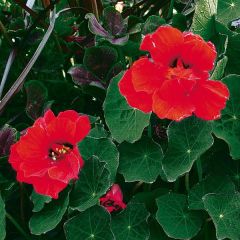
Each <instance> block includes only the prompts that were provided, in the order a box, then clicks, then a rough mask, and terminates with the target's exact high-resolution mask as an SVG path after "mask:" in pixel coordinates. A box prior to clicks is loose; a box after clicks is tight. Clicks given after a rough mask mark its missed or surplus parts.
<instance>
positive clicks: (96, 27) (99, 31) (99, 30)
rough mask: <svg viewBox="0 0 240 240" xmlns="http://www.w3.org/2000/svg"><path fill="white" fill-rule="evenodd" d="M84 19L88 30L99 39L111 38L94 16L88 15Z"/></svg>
mask: <svg viewBox="0 0 240 240" xmlns="http://www.w3.org/2000/svg"><path fill="white" fill-rule="evenodd" d="M85 18H86V19H88V28H89V31H90V32H91V33H93V34H95V35H98V36H101V37H111V34H109V33H108V31H107V30H106V29H105V28H103V27H102V25H101V24H100V23H99V22H98V20H97V19H96V17H95V15H94V14H92V13H88V14H87V15H86V16H85Z"/></svg>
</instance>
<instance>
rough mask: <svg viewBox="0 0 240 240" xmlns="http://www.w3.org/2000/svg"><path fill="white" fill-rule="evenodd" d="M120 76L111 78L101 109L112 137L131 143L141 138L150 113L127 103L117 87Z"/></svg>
mask: <svg viewBox="0 0 240 240" xmlns="http://www.w3.org/2000/svg"><path fill="white" fill-rule="evenodd" d="M122 76H123V74H122V73H120V74H119V75H117V76H116V77H115V78H113V79H112V82H111V84H110V86H109V88H108V91H107V96H106V99H105V102H104V104H103V110H104V114H105V119H106V123H107V125H108V127H109V130H110V132H111V134H112V136H113V138H114V139H116V140H117V141H118V142H119V143H121V142H123V141H127V142H130V143H133V142H135V141H137V140H138V139H140V138H141V135H142V132H143V129H144V128H145V127H146V126H147V125H148V124H149V119H150V114H145V113H143V112H141V111H139V110H137V109H136V108H131V107H130V106H129V105H128V103H127V102H126V100H125V98H124V97H123V96H122V95H121V94H120V92H119V89H118V82H119V81H120V79H121V78H122Z"/></svg>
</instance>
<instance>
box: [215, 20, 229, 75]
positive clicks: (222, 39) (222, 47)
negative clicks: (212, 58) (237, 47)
mask: <svg viewBox="0 0 240 240" xmlns="http://www.w3.org/2000/svg"><path fill="white" fill-rule="evenodd" d="M216 24H220V23H216ZM216 31H217V30H216ZM228 39H229V37H228V35H226V34H222V33H216V35H215V36H214V37H213V38H211V42H212V43H213V44H214V46H215V48H216V51H217V54H218V57H219V59H220V58H221V60H223V59H224V58H226V56H225V55H226V51H227V47H228ZM221 60H219V61H218V62H221ZM215 68H217V66H216V67H215ZM212 79H213V78H212Z"/></svg>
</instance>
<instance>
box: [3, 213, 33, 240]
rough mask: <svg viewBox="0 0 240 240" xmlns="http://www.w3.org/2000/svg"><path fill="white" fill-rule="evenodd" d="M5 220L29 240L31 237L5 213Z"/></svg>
mask: <svg viewBox="0 0 240 240" xmlns="http://www.w3.org/2000/svg"><path fill="white" fill-rule="evenodd" d="M6 218H7V219H8V220H9V221H10V222H11V223H12V224H13V225H14V226H15V227H16V229H17V230H18V231H19V232H20V233H21V234H22V236H23V237H24V238H25V239H26V240H31V237H30V236H29V235H28V234H27V233H26V232H25V231H24V230H23V228H22V227H21V226H20V225H19V224H18V222H17V221H16V220H15V219H14V218H13V217H12V216H11V215H10V214H9V213H6Z"/></svg>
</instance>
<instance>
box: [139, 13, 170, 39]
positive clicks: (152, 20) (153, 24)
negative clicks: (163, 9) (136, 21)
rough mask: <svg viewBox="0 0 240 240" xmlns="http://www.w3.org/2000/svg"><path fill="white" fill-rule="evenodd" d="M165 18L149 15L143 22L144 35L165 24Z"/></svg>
mask: <svg viewBox="0 0 240 240" xmlns="http://www.w3.org/2000/svg"><path fill="white" fill-rule="evenodd" d="M165 23H166V21H165V19H163V18H161V17H159V16H155V15H151V16H149V17H148V18H147V20H146V22H145V23H144V24H143V29H142V34H144V35H146V34H148V33H152V32H154V31H156V30H157V28H158V27H160V26H161V25H163V24H165Z"/></svg>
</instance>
